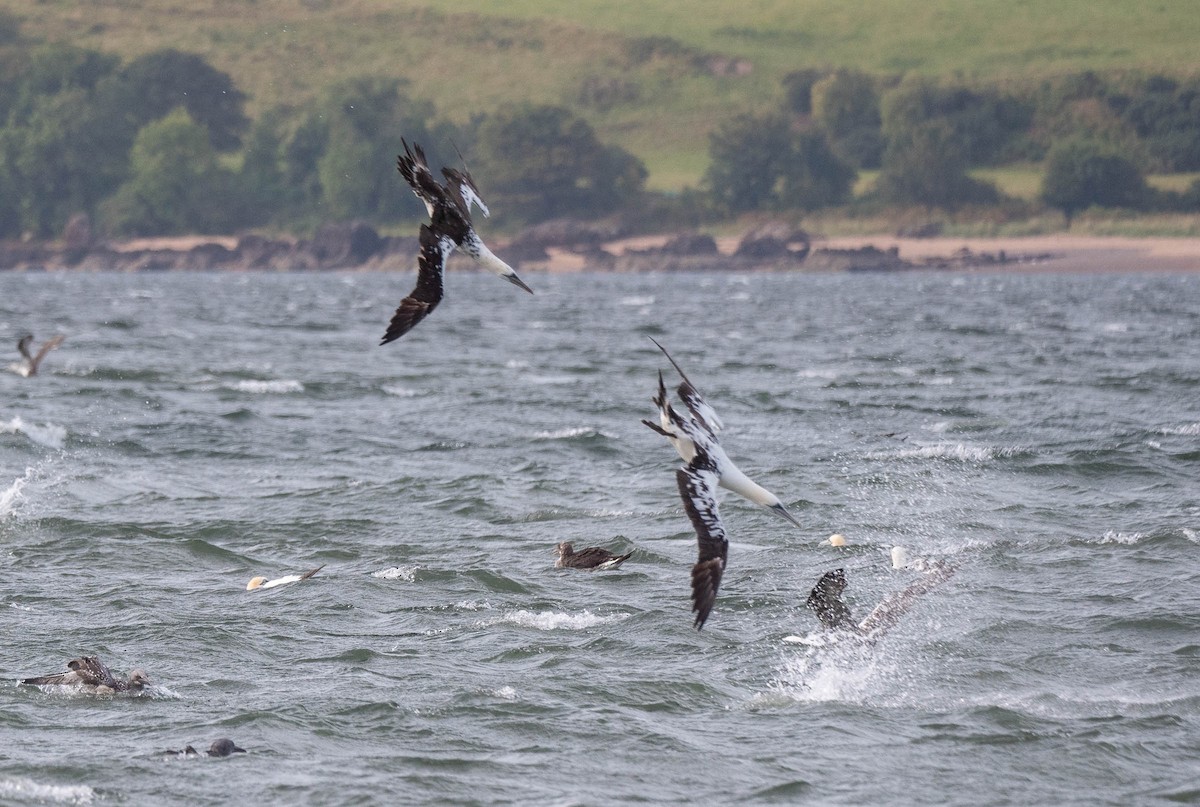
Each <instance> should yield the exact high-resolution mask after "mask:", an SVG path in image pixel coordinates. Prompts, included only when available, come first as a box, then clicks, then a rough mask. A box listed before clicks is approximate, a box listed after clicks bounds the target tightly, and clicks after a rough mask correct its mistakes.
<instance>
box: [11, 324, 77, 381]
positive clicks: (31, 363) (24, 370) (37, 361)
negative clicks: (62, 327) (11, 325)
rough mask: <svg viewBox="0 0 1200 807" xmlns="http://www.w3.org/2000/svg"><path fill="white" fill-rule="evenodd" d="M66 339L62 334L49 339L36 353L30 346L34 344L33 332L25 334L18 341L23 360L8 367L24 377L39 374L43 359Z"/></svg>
mask: <svg viewBox="0 0 1200 807" xmlns="http://www.w3.org/2000/svg"><path fill="white" fill-rule="evenodd" d="M64 339H66V337H65V336H63V335H62V334H59V335H58V336H55V337H53V338H51V339H48V340H47V341H46V343H45V344H44V345H42V347H41V348H40V349H39V350H38V352H37V353H36V354H35V353H32V352H31V351H30V346H31V345H32V344H33V334H31V333H28V334H25V335H24V336H22V337H21V339H20V341H18V342H17V351H18V352H20V354H21V361H19V362H13V363H12V364H10V365H9V366H8V369H10V370H12V371H13V372H14V373H16V374H17V375H19V376H22V377H24V378H29V377H30V376H34V375H37V371H38V367H40V366H41V364H42V359H44V358H46V354H47V353H49V352H50V351H51V350H54V348H56V347H58V346H59V345H61V344H62V342H63V340H64Z"/></svg>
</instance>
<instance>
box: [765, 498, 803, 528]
mask: <svg viewBox="0 0 1200 807" xmlns="http://www.w3.org/2000/svg"><path fill="white" fill-rule="evenodd" d="M767 509H768V510H770V511H771V512H772V513H774V514H775V515H777V516H780V517H782V518H786V519H787V520H788V521H790V522H792V523H793V524H795V525H796V526H797V527H800V529H804V527H803V525H801V524H800V522H799V521H797V520H796V517H795V516H793V515H792V514H791V513H789V512H788V511H787V508H786V507H784V506H783V504H782V503H779V504H771V505H768V506H767Z"/></svg>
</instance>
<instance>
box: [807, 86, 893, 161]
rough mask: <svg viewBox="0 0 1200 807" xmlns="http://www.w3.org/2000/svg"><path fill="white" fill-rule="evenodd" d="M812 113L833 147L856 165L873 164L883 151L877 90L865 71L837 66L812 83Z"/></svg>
mask: <svg viewBox="0 0 1200 807" xmlns="http://www.w3.org/2000/svg"><path fill="white" fill-rule="evenodd" d="M811 92H812V112H813V117H814V118H815V119H816V120H817V122H818V123H819V124H820V126H821V128H822V129H824V130H825V132H826V134H828V135H829V141H830V143H832V144H833V147H834V149H835V150H836V151H837V152H838V153H839V154H840V155H841V156H842V157H843V158H845V159H847V160H849V161H850V162H851V163H853V164H854V165H855V166H857V167H859V168H875V167H878V166H879V160H880V157H881V155H882V153H883V146H884V141H883V133H882V131H881V126H882V118H881V117H880V112H879V90H878V89H877V87H876V82H875V79H874V78H872V77H871V76H869V75H867V74H866V73H858V72H854V71H849V70H839V71H837V72H835V73H833V74H831V75H828V76H826V77H825V78H823V79H821V80H820V81H818V82H816V83H815V84H813V86H812V90H811Z"/></svg>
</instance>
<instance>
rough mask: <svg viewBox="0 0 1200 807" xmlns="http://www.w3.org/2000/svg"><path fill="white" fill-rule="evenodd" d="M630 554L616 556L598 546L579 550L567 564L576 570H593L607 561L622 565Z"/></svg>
mask: <svg viewBox="0 0 1200 807" xmlns="http://www.w3.org/2000/svg"><path fill="white" fill-rule="evenodd" d="M632 554H633V553H632V552H630V553H629V554H628V555H617V554H614V553H612V552H609V551H608V550H607V549H602V548H600V547H598V546H589V547H588V548H587V549H581V550H580V551H578V552H576V553H574V554H573V555H571V557H570V559H569V560H568V561H567V564H568V565H569V566H574V567H575V568H577V569H594V568H596V567H597V566H599V565H600V564H602V563H607V562H609V561H616V563H618V564H620V563H624V562H625V561H626V560H628V559H629V557H630V555H632Z"/></svg>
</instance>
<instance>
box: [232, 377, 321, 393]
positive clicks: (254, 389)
mask: <svg viewBox="0 0 1200 807" xmlns="http://www.w3.org/2000/svg"><path fill="white" fill-rule="evenodd" d="M225 386H226V388H227V389H232V390H237V391H238V392H250V393H254V394H255V395H279V394H284V393H288V392H304V385H303V384H301V383H300V382H299V381H296V380H295V379H291V378H281V379H277V380H274V381H254V380H250V379H247V380H244V381H238V382H236V383H234V384H226V385H225Z"/></svg>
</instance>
